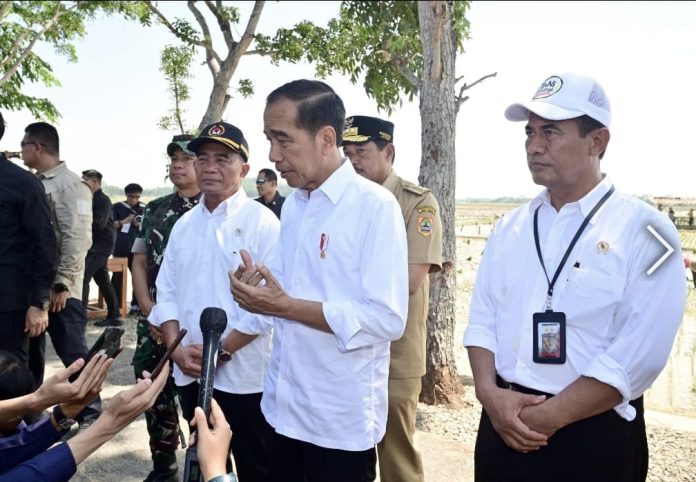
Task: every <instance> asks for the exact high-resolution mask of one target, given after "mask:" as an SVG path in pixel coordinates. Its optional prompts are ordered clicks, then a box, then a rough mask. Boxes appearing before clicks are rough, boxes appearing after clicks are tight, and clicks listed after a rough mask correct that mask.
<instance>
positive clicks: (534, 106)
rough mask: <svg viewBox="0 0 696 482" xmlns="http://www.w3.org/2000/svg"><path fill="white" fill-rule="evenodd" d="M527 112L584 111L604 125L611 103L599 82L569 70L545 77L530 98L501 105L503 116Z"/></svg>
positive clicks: (547, 115)
mask: <svg viewBox="0 0 696 482" xmlns="http://www.w3.org/2000/svg"><path fill="white" fill-rule="evenodd" d="M530 112H533V113H534V114H536V115H538V116H539V117H543V118H544V119H549V120H567V119H575V118H576V117H580V116H582V115H588V116H590V117H592V118H593V119H594V120H596V121H598V122H600V123H602V125H604V126H605V127H609V125H610V124H611V107H610V105H609V99H608V98H607V96H606V94H605V93H604V89H603V88H602V86H601V85H599V83H597V82H596V81H595V80H594V79H591V78H590V77H583V76H581V75H576V74H570V73H563V74H560V75H552V76H551V77H549V78H548V79H546V80H545V81H544V82H543V83H542V84H541V86H540V87H539V88H538V89H537V91H536V94H534V97H532V100H530V101H528V102H520V103H518V104H512V105H511V106H510V107H508V108H507V109H505V118H506V119H507V120H511V121H526V120H528V119H529V113H530Z"/></svg>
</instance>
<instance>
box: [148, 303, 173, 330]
mask: <svg viewBox="0 0 696 482" xmlns="http://www.w3.org/2000/svg"><path fill="white" fill-rule="evenodd" d="M178 319H179V309H178V307H177V304H176V303H160V302H159V301H158V302H157V304H155V306H154V308H152V311H151V312H150V316H148V317H147V321H149V322H150V323H152V324H153V325H155V326H161V325H162V324H163V323H165V322H167V321H170V320H178Z"/></svg>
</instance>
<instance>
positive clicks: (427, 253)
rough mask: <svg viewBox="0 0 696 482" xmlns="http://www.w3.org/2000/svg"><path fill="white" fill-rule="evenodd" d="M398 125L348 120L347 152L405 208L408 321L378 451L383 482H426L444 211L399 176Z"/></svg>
mask: <svg viewBox="0 0 696 482" xmlns="http://www.w3.org/2000/svg"><path fill="white" fill-rule="evenodd" d="M393 141H394V124H392V123H391V122H389V121H385V120H382V119H378V118H376V117H367V116H354V117H349V118H348V119H347V120H346V126H345V131H344V132H343V152H344V154H345V155H346V157H348V158H349V159H350V162H351V163H352V164H353V166H354V167H355V170H356V172H357V173H358V174H360V175H361V176H364V177H366V178H367V179H370V180H371V181H374V182H376V183H378V184H381V185H382V186H384V187H385V188H386V189H387V190H389V191H390V192H392V193H393V194H394V196H395V197H396V200H397V201H398V202H399V205H400V206H401V212H402V213H403V216H404V222H405V223H406V235H407V238H408V263H409V264H408V278H409V280H408V281H409V283H408V288H409V300H408V320H407V321H406V331H405V332H404V335H403V337H402V338H401V339H399V340H398V341H395V342H392V344H391V363H390V366H389V388H388V390H389V411H388V415H387V432H386V435H385V436H384V439H382V441H381V442H380V443H379V445H378V446H377V451H378V455H379V470H380V480H381V481H382V482H392V481H394V482H411V481H421V482H422V481H423V480H424V477H423V464H422V462H421V457H420V454H419V453H418V452H417V451H416V449H415V447H414V446H413V434H414V432H415V430H416V408H417V406H418V395H419V393H420V389H421V377H422V376H423V375H424V374H425V332H426V327H425V325H426V319H427V317H428V293H429V280H428V276H427V275H428V273H432V272H434V271H439V270H440V269H441V267H442V222H441V221H440V208H439V206H438V203H437V201H436V200H435V197H434V196H433V195H432V193H431V192H430V190H429V189H427V188H424V187H421V186H418V185H415V184H413V183H410V182H408V181H405V180H403V179H401V178H400V177H399V176H397V174H396V172H395V171H394V170H393V169H392V165H393V163H394V157H395V149H394V144H393Z"/></svg>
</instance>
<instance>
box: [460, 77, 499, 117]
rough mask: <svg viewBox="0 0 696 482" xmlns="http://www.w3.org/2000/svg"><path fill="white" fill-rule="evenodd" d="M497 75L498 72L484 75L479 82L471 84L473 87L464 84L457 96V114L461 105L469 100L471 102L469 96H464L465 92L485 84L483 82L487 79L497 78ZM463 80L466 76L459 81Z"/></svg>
mask: <svg viewBox="0 0 696 482" xmlns="http://www.w3.org/2000/svg"><path fill="white" fill-rule="evenodd" d="M496 75H498V72H493V73H492V74H487V75H484V76H483V77H481V78H480V79H478V80H477V81H475V82H474V83H473V84H471V85H466V83H464V84H462V86H461V88H460V89H459V94H458V95H457V96H455V113H458V112H459V108H460V107H461V105H462V104H463V103H464V102H466V101H467V100H469V96H468V95H467V96H465V95H464V92H465V91H467V90H469V89H470V88H472V87H473V86H475V85H476V84H480V83H481V82H483V81H484V80H486V79H490V78H491V77H495V76H496ZM463 78H464V76H463V75H462V76H461V77H459V78H458V79H457V80H461V79H463ZM455 115H456V114H455Z"/></svg>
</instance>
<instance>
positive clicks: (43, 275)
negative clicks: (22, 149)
mask: <svg viewBox="0 0 696 482" xmlns="http://www.w3.org/2000/svg"><path fill="white" fill-rule="evenodd" d="M49 209H50V208H49V207H48V202H47V200H46V193H45V191H44V187H43V184H41V181H39V180H38V179H37V178H36V176H34V175H33V174H32V173H30V172H29V171H26V170H24V169H22V168H21V167H19V166H17V165H15V164H13V163H12V162H10V161H9V160H8V159H7V158H6V157H5V155H4V154H2V153H0V312H7V311H20V310H26V309H27V308H28V307H29V305H30V304H32V305H34V306H41V303H42V302H43V301H48V299H49V296H50V290H51V284H52V283H53V277H54V276H55V269H56V255H57V248H56V235H55V233H54V232H53V224H52V222H51V214H50V211H49Z"/></svg>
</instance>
